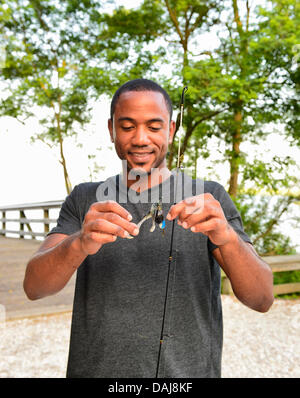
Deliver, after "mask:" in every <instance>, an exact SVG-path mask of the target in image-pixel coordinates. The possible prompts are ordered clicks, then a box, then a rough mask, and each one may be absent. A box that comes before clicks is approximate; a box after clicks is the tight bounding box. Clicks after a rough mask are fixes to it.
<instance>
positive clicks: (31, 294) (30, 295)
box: [23, 277, 40, 301]
mask: <svg viewBox="0 0 300 398" xmlns="http://www.w3.org/2000/svg"><path fill="white" fill-rule="evenodd" d="M23 290H24V292H25V294H26V296H27V298H28V299H29V300H31V301H34V300H37V299H39V298H40V297H39V296H38V295H37V294H36V292H35V291H34V290H33V289H32V288H30V285H29V283H28V281H27V279H26V277H25V278H24V281H23Z"/></svg>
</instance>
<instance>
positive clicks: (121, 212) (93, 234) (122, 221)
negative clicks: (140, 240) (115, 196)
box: [79, 200, 139, 255]
mask: <svg viewBox="0 0 300 398" xmlns="http://www.w3.org/2000/svg"><path fill="white" fill-rule="evenodd" d="M131 220H132V216H131V214H130V213H129V212H128V211H127V210H125V209H124V207H122V206H120V205H119V204H118V203H117V202H114V201H112V200H109V201H106V202H96V203H93V204H92V205H91V206H90V208H89V211H88V212H87V213H86V215H85V218H84V222H83V225H82V228H81V231H80V235H79V239H80V242H81V248H82V250H83V252H84V253H85V254H86V255H89V254H95V253H96V252H97V251H98V250H99V249H100V248H101V246H102V245H103V244H105V243H109V242H114V241H115V240H116V239H117V236H120V237H121V238H126V237H127V236H129V235H138V233H139V228H138V226H137V225H136V224H134V223H131V222H130V221H131Z"/></svg>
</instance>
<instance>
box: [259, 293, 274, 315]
mask: <svg viewBox="0 0 300 398" xmlns="http://www.w3.org/2000/svg"><path fill="white" fill-rule="evenodd" d="M273 302H274V295H273V293H272V295H270V296H269V297H266V298H264V300H263V301H262V302H261V303H260V304H259V305H258V306H257V308H254V309H255V310H256V311H258V312H268V311H269V309H270V308H271V307H272V304H273Z"/></svg>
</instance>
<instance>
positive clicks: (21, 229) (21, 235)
mask: <svg viewBox="0 0 300 398" xmlns="http://www.w3.org/2000/svg"><path fill="white" fill-rule="evenodd" d="M19 214H20V232H24V224H23V223H22V221H21V218H22V210H20V211H19ZM19 238H20V239H24V234H20V236H19Z"/></svg>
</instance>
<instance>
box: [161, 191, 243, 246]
mask: <svg viewBox="0 0 300 398" xmlns="http://www.w3.org/2000/svg"><path fill="white" fill-rule="evenodd" d="M176 217H178V224H179V225H181V226H182V227H183V228H185V229H191V231H192V232H202V233H203V234H205V235H207V236H208V237H209V239H210V240H211V242H213V243H214V244H215V245H217V246H222V245H225V244H226V243H229V242H230V241H232V240H233V239H236V234H235V232H234V230H233V229H232V228H231V227H230V225H229V224H228V222H227V220H226V218H225V215H224V212H223V210H222V207H221V204H220V202H218V201H217V200H216V199H215V198H214V197H213V196H212V195H211V194H210V193H205V194H201V195H198V196H192V197H190V198H186V199H184V200H182V201H181V202H179V203H177V204H176V205H173V206H172V207H171V209H170V211H169V213H168V215H167V219H168V220H173V219H174V218H176Z"/></svg>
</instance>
